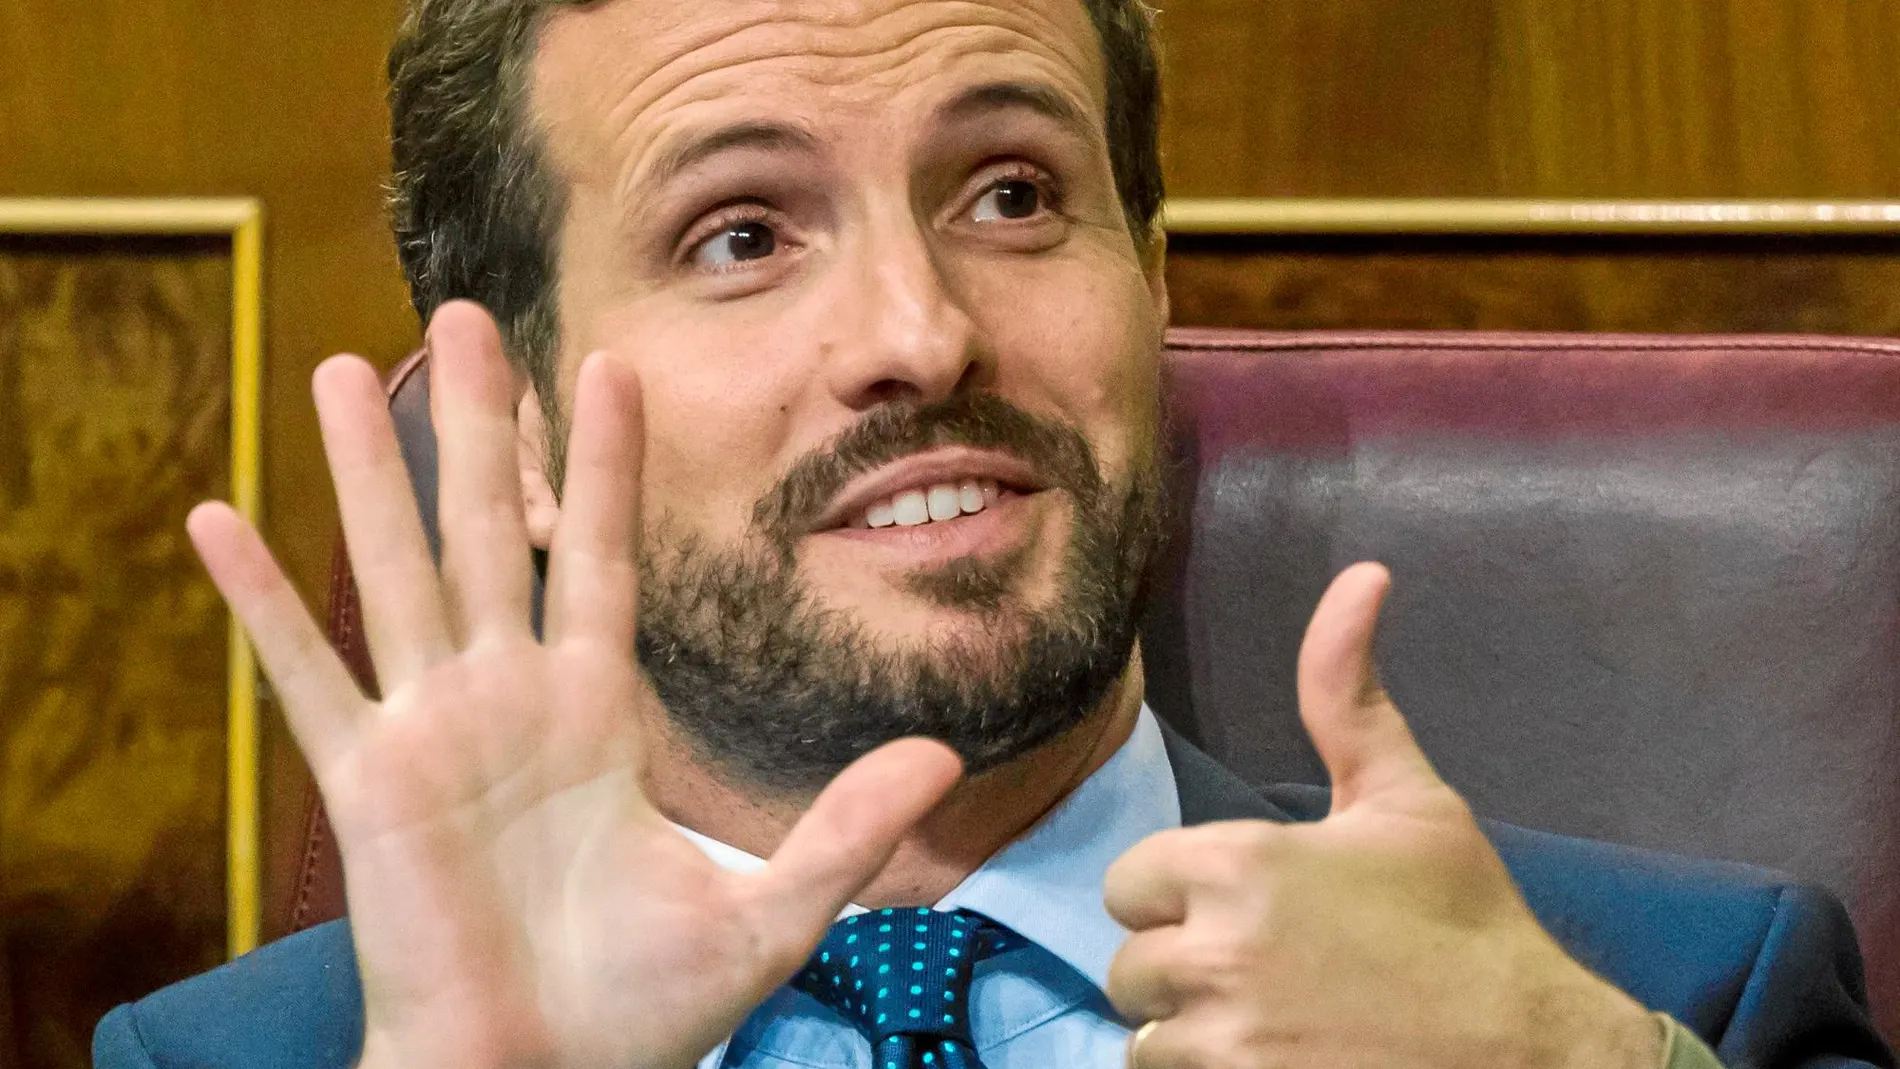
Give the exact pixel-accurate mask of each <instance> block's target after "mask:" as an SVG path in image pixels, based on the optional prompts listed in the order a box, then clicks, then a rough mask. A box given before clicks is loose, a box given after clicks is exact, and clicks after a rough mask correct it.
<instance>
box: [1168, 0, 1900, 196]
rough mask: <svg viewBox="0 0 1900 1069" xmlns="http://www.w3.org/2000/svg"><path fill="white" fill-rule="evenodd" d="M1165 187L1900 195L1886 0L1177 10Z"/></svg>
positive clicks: (1898, 22)
mask: <svg viewBox="0 0 1900 1069" xmlns="http://www.w3.org/2000/svg"><path fill="white" fill-rule="evenodd" d="M1161 6H1162V8H1163V13H1162V16H1161V26H1162V35H1163V38H1164V41H1165V43H1166V56H1167V59H1166V63H1167V79H1166V88H1167V93H1168V110H1167V124H1166V127H1165V143H1166V144H1167V146H1168V148H1169V161H1168V162H1169V168H1168V174H1169V179H1170V187H1171V189H1170V191H1171V192H1172V193H1175V194H1177V195H1185V196H1197V197H1214V196H1229V197H1234V196H1251V197H1272V196H1386V197H1401V196H1439V197H1451V196H1523V197H1645V198H1647V197H1698V198H1703V197H1707V198H1732V197H1841V198H1859V197H1865V198H1883V197H1895V196H1900V112H1896V109H1895V108H1894V103H1893V102H1894V101H1895V100H1900V64H1896V63H1894V62H1893V57H1894V56H1895V55H1897V54H1900V4H1896V3H1893V2H1892V0H1826V2H1802V3H1789V2H1788V0H1432V2H1430V3H1418V2H1415V0H1298V2H1282V3H1267V2H1262V0H1170V2H1169V3H1166V4H1163V5H1161Z"/></svg>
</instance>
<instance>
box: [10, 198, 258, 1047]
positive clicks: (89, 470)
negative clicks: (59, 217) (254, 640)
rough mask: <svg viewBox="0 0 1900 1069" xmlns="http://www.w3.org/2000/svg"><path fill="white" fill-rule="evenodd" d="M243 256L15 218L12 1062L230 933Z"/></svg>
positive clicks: (159, 979) (191, 969)
mask: <svg viewBox="0 0 1900 1069" xmlns="http://www.w3.org/2000/svg"><path fill="white" fill-rule="evenodd" d="M231 300H232V294H231V258H230V250H229V246H228V243H226V242H223V241H203V240H197V239H30V238H20V237H8V236H0V1067H4V1069H77V1067H80V1066H85V1065H88V1064H89V1061H90V1059H89V1046H90V1040H91V1031H92V1027H93V1025H94V1023H95V1022H96V1021H97V1020H98V1018H99V1016H100V1015H101V1014H102V1013H103V1012H104V1011H105V1010H107V1009H108V1008H110V1007H111V1006H112V1005H113V1004H115V1003H117V1002H119V1001H123V1000H125V999H128V998H134V997H138V996H140V995H143V994H145V993H147V992H149V991H151V990H152V989H154V988H156V987H158V986H160V985H162V984H165V983H169V982H171V981H174V980H177V979H180V978H182V977H184V976H187V975H190V974H192V973H195V972H199V971H202V970H204V969H206V968H209V967H211V966H214V965H216V964H217V963H218V962H219V961H220V960H222V958H223V956H224V948H225V908H226V907H225V899H224V891H223V889H224V883H225V880H224V876H225V820H226V815H225V774H224V771H225V759H226V753H225V737H224V736H225V703H226V693H225V685H226V684H225V668H226V663H227V656H228V651H227V646H226V616H225V612H224V609H223V606H222V604H221V602H220V601H219V599H218V597H217V594H216V592H215V590H214V589H213V588H212V587H211V585H210V583H209V581H208V580H207V579H205V578H204V575H203V571H202V569H201V568H200V567H199V565H198V564H197V561H196V558H195V557H194V555H193V554H192V551H191V548H190V545H189V543H188V541H187V539H186V536H185V531H184V517H185V513H186V512H187V511H188V510H189V509H190V507H191V506H192V505H193V504H195V503H196V502H198V501H200V500H203V499H204V498H207V497H212V496H222V495H226V494H228V493H229V488H228V484H229V478H230V474H229V465H230V462H229V456H230V445H231V443H230V432H229V424H230V408H229V404H230V401H229V398H230V396H231V381H230V366H231V355H230V354H231V348H230V346H231V339H230V331H231V328H230V323H231Z"/></svg>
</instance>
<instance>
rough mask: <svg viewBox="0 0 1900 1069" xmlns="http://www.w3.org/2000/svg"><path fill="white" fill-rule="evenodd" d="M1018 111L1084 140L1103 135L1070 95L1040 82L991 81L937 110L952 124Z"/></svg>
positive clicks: (967, 90) (946, 102) (939, 120)
mask: <svg viewBox="0 0 1900 1069" xmlns="http://www.w3.org/2000/svg"><path fill="white" fill-rule="evenodd" d="M1016 110H1020V111H1031V112H1034V113H1036V114H1038V115H1041V116H1042V117H1044V118H1046V119H1049V120H1051V121H1052V122H1055V123H1056V124H1058V125H1060V126H1064V127H1067V128H1068V129H1069V131H1070V132H1071V133H1075V134H1078V135H1080V136H1082V137H1094V136H1097V135H1099V134H1100V133H1101V131H1100V130H1098V129H1097V128H1096V124H1095V123H1094V122H1093V121H1092V120H1091V119H1090V118H1089V117H1088V115H1087V114H1086V113H1085V112H1083V110H1082V109H1081V108H1080V107H1079V106H1077V104H1076V103H1075V101H1074V100H1072V99H1071V98H1070V97H1069V95H1068V94H1067V93H1064V92H1061V91H1060V90H1058V89H1056V88H1054V87H1053V86H1048V85H1043V84H1041V83H1039V82H991V83H988V84H986V85H978V86H973V87H971V88H969V89H966V90H964V91H963V92H961V93H958V94H957V95H956V96H954V97H952V98H951V99H949V100H947V101H945V102H944V103H943V104H942V105H941V106H940V107H938V108H937V116H936V117H937V121H938V122H939V123H943V124H950V123H957V122H967V121H969V120H971V119H978V118H982V117H984V116H987V115H993V114H995V113H996V112H999V111H1016Z"/></svg>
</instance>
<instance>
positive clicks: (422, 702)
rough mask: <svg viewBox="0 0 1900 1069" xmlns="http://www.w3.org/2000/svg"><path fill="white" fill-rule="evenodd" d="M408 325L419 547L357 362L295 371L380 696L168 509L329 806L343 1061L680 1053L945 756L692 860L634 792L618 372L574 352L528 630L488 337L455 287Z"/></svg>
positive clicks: (217, 527) (773, 977)
mask: <svg viewBox="0 0 1900 1069" xmlns="http://www.w3.org/2000/svg"><path fill="white" fill-rule="evenodd" d="M429 340H430V348H431V351H432V356H431V366H430V374H431V392H432V395H433V403H434V419H435V425H436V432H437V435H438V438H439V440H440V446H441V448H440V456H441V469H440V483H441V513H440V519H441V531H442V539H443V546H442V563H441V566H440V568H439V569H438V567H437V566H436V564H435V563H434V562H433V560H432V559H431V557H430V553H429V548H428V545H427V544H426V542H425V540H424V536H423V533H422V527H421V524H420V522H419V519H418V517H417V515H416V509H415V504H414V498H413V495H412V493H411V491H410V488H409V482H408V477H407V474H406V472H405V469H404V467H403V462H402V459H401V456H400V454H399V453H398V450H397V445H396V439H395V435H394V432H393V430H392V428H391V426H390V422H389V416H388V410H387V407H386V404H385V401H384V398H383V395H382V391H381V389H380V387H379V385H378V382H377V378H376V375H375V373H374V371H373V370H372V369H371V368H370V367H369V365H368V364H366V363H364V362H363V361H361V360H358V359H355V358H351V357H338V358H335V359H332V360H330V361H327V362H326V363H324V365H323V366H322V367H320V368H319V369H318V370H317V373H316V378H315V384H314V390H315V394H316V401H317V408H318V413H319V418H320V421H321V425H322V431H323V440H324V447H325V451H326V453H327V454H328V457H329V462H330V469H331V473H332V476H333V478H334V480H335V483H336V489H337V496H338V502H339V505H340V508H341V511H342V517H343V528H344V536H345V538H346V539H347V541H348V545H349V550H350V556H351V560H352V563H353V564H354V566H355V570H356V575H357V578H358V583H359V586H360V588H361V591H362V603H363V612H364V617H365V624H366V626H367V628H368V631H369V639H370V647H371V650H372V653H373V656H374V660H375V664H376V671H377V676H378V679H379V680H380V682H381V685H382V699H381V700H380V701H371V700H370V699H368V698H366V697H365V696H364V695H363V694H362V693H361V692H360V691H359V690H358V688H357V687H356V685H355V684H354V682H353V681H352V680H351V678H350V675H349V673H348V672H347V670H346V669H345V668H344V666H343V664H342V663H341V662H340V661H339V660H338V659H337V657H336V656H335V655H334V654H333V653H332V652H331V650H330V648H329V646H328V645H327V643H326V642H325V640H324V638H323V635H322V633H321V632H320V631H319V629H318V628H317V625H316V623H315V622H314V621H313V620H312V619H311V617H310V615H309V613H308V612H307V611H306V609H305V608H304V606H303V605H302V603H301V602H300V601H299V599H298V597H297V595H296V593H295V591H294V590H293V589H292V588H291V585H290V584H289V583H288V582H287V581H286V580H285V578H284V576H283V574H282V572H281V571H280V570H279V569H278V567H277V565H276V564H275V562H273V560H272V559H271V557H270V554H269V552H268V551H267V550H266V549H265V547H264V544H263V542H262V541H261V540H260V539H259V537H258V535H257V533H256V532H255V531H254V530H253V529H252V528H251V527H250V526H249V525H248V524H246V523H245V522H244V521H243V520H241V519H240V518H238V516H237V515H236V514H234V513H233V512H232V511H231V510H230V509H229V508H227V507H225V506H223V505H216V504H211V505H205V506H201V507H200V508H199V509H198V510H197V511H196V512H194V513H193V514H192V517H191V520H190V530H191V535H192V538H193V541H194V542H195V543H196V545H197V547H198V552H199V554H200V555H201V556H202V557H203V558H204V561H205V565H206V567H207V568H208V569H209V570H210V572H211V576H212V579H213V580H214V581H215V582H216V584H217V586H218V589H219V590H220V591H221V592H222V593H223V594H224V597H225V599H226V601H228V602H229V603H230V605H231V608H232V610H233V611H234V612H235V613H236V614H237V616H238V618H239V619H240V620H241V621H242V623H243V625H244V627H245V628H246V630H247V631H249V633H250V635H251V638H252V641H253V642H254V643H255V645H256V647H257V651H258V655H259V658H260V659H261V661H262V663H263V665H264V668H265V671H266V672H267V673H268V674H269V676H270V678H271V680H272V682H273V683H274V684H275V686H276V688H277V690H278V693H279V694H280V696H281V698H282V700H283V704H284V708H285V711H286V713H287V715H288V717H289V720H290V725H291V728H292V730H293V732H294V733H295V735H296V738H297V742H298V745H299V746H300V747H301V748H302V750H303V752H304V754H305V756H306V757H307V758H308V759H309V761H310V764H311V767H312V768H313V770H314V771H315V773H316V779H317V783H318V786H319V788H320V789H321V790H322V793H323V798H324V803H325V805H326V806H327V807H328V810H329V814H330V817H331V819H332V821H333V822H334V824H335V827H336V833H337V840H338V843H339V845H340V847H341V849H342V854H343V867H344V874H345V882H346V887H347V890H348V895H349V904H350V914H351V918H352V922H353V927H354V935H355V940H356V953H357V960H358V966H359V968H360V970H361V972H362V980H363V990H364V1002H365V1007H364V1008H365V1018H366V1030H365V1031H366V1034H365V1038H364V1056H363V1064H364V1065H366V1066H373V1065H400V1066H405V1067H416V1069H432V1067H440V1069H451V1067H453V1069H473V1067H490V1066H529V1065H531V1066H535V1067H537V1069H541V1067H557V1066H558V1067H594V1066H600V1067H608V1066H611V1067H615V1069H628V1067H640V1069H679V1067H685V1066H690V1065H692V1064H693V1063H694V1062H695V1061H696V1060H697V1059H698V1058H699V1057H701V1056H702V1055H703V1054H704V1053H705V1052H706V1051H708V1050H710V1049H711V1048H712V1047H713V1046H714V1045H716V1044H717V1043H718V1042H719V1041H720V1040H721V1039H722V1038H723V1037H724V1036H725V1035H727V1034H728V1033H729V1032H731V1030H732V1029H733V1028H734V1026H736V1025H737V1024H738V1023H739V1021H741V1020H742V1019H743V1018H744V1017H745V1015H746V1014H747V1013H749V1012H750V1011H751V1009H752V1008H753V1007H754V1006H755V1005H756V1004H757V1003H758V1002H760V1001H761V1000H762V999H763V998H764V997H765V996H766V995H767V994H768V993H769V992H771V991H772V989H774V988H775V987H777V986H778V985H779V984H780V983H782V982H784V980H785V979H787V978H788V977H789V976H790V975H791V974H792V973H793V972H794V971H795V970H796V969H797V968H798V967H799V966H800V965H801V964H802V963H803V962H804V960H805V958H806V956H807V955H808V954H809V953H810V952H811V950H812V948H813V947H814V946H815V945H816V944H817V942H818V940H819V938H820V937H821V936H822V935H823V934H824V932H825V929H826V927H827V926H828V925H829V924H830V923H831V921H832V920H833V919H834V917H835V915H836V914H837V912H838V910H839V909H840V908H841V907H842V906H843V905H844V904H845V903H846V902H847V901H848V900H849V898H850V897H851V895H852V894H853V893H855V892H856V891H857V890H858V889H859V888H860V887H862V886H863V885H864V884H865V883H866V882H867V881H868V880H869V879H870V878H871V877H872V876H874V875H875V874H876V873H877V871H878V870H879V869H880V868H881V867H882V866H883V865H884V863H885V862H886V860H887V859H888V857H889V855H890V852H891V851H892V849H893V848H894V847H895V845H896V843H897V841H898V839H899V838H900V837H901V836H902V835H903V834H904V832H905V831H906V830H908V829H909V828H910V827H911V826H912V825H914V824H915V823H916V822H917V821H918V820H920V819H921V818H922V817H923V815H924V814H925V813H927V812H928V811H929V810H930V808H931V807H932V806H934V805H935V804H936V802H937V801H938V800H939V799H940V798H941V797H942V796H943V794H944V793H945V792H946V791H947V790H948V789H949V788H950V786H951V784H952V783H953V782H954V780H955V779H956V777H957V775H958V771H959V770H958V764H957V760H956V757H955V756H954V755H953V754H952V753H951V752H950V751H949V750H948V749H947V748H945V747H943V746H941V745H938V744H936V743H931V742H924V741H921V740H905V741H901V742H896V743H892V744H891V745H889V746H886V747H884V748H882V749H880V750H878V751H876V752H875V753H872V754H870V755H868V756H866V757H864V758H863V759H862V760H860V761H858V762H857V763H856V764H854V765H852V766H851V767H850V768H848V769H846V770H845V771H844V772H843V773H842V774H841V775H840V776H839V777H838V778H837V779H836V780H835V781H834V782H833V783H832V784H831V785H830V786H829V787H828V788H827V789H826V790H825V791H824V793H823V794H822V795H821V796H820V797H819V798H818V800H817V802H816V803H815V804H814V805H813V806H812V807H811V808H810V810H809V811H808V812H807V813H806V815H805V817H804V819H803V820H802V821H801V822H800V823H799V824H798V825H797V826H796V827H795V828H794V829H793V831H792V832H791V835H790V836H789V837H788V838H787V839H786V841H785V842H784V844H783V845H782V846H781V848H780V849H779V850H778V852H777V854H776V855H775V856H774V857H773V858H772V860H771V863H770V864H769V865H768V866H767V867H766V868H765V869H764V870H763V871H762V872H760V873H758V874H756V875H748V876H740V875H735V874H732V873H728V872H725V871H723V870H721V869H719V868H717V867H716V866H714V865H713V864H712V863H711V862H710V861H708V860H707V859H706V857H705V856H704V855H702V854H701V853H700V852H699V850H698V849H696V848H695V847H694V846H692V845H691V844H690V843H688V842H687V841H686V840H685V839H684V838H683V837H681V836H680V835H679V834H678V833H677V832H675V831H674V830H673V828H672V827H671V826H670V825H669V824H668V823H667V822H666V820H665V819H663V818H662V817H661V816H660V814H659V813H657V812H656V811H655V810H654V809H653V807H652V806H651V805H650V804H648V802H647V800H646V799H645V798H644V797H643V796H642V794H641V789H640V782H641V759H642V743H641V738H640V736H639V734H638V732H637V729H636V724H635V720H634V698H635V693H636V688H637V686H638V674H637V669H636V666H635V661H634V654H633V649H634V628H635V606H636V603H637V591H636V575H635V573H636V566H635V559H636V556H635V551H636V548H637V541H638V538H639V531H640V520H639V506H638V502H639V477H640V457H641V423H640V415H639V413H640V397H639V390H638V387H637V384H636V383H635V382H634V381H633V379H632V378H631V376H630V375H629V374H628V373H627V372H626V371H625V370H623V369H621V368H620V367H618V366H616V364H615V362H614V361H613V360H612V359H611V358H603V357H602V356H600V355H596V356H594V357H592V358H590V359H588V360H587V361H586V363H585V364H584V365H583V366H582V368H581V371H580V377H579V382H578V385H577V387H576V392H575V400H574V413H573V434H572V439H571V442H570V448H569V454H568V458H569V459H568V473H569V474H568V478H567V485H566V493H565V495H564V499H563V508H562V512H561V518H560V522H559V526H558V528H557V530H556V532H555V537H554V542H553V546H552V549H551V552H550V570H549V575H548V583H547V604H546V610H547V613H546V627H545V636H544V637H543V638H541V639H537V638H536V637H535V635H534V634H533V632H532V630H531V629H530V624H529V600H530V593H529V592H530V589H531V585H530V554H529V547H528V539H527V529H526V525H525V521H524V519H523V507H522V500H521V493H520V486H519V482H518V476H517V474H516V466H515V435H516V432H515V425H514V420H513V410H514V404H513V400H512V392H513V391H512V387H511V379H510V373H509V370H508V367H507V364H506V362H505V360H504V358H503V356H502V352H501V345H500V340H499V338H498V336H497V334H496V331H495V328H494V324H493V323H492V322H491V321H490V320H489V318H488V316H487V314H486V313H485V312H483V311H482V310H481V309H479V308H477V307H475V306H472V305H468V304H451V305H448V306H445V307H444V308H443V309H442V310H441V311H440V312H439V313H437V315H436V316H435V318H434V321H433V323H432V324H431V327H430V332H429Z"/></svg>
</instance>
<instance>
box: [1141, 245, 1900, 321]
mask: <svg viewBox="0 0 1900 1069" xmlns="http://www.w3.org/2000/svg"><path fill="white" fill-rule="evenodd" d="M1168 289H1169V292H1170V294H1171V296H1172V298H1173V302H1174V321H1175V322H1176V323H1181V324H1193V325H1197V326H1230V327H1258V328H1264V329H1272V330H1312V329H1375V328H1389V329H1405V330H1432V329H1455V330H1592V331H1635V332H1663V333H1702V332H1716V333H1723V332H1752V333H1820V334H1878V335H1900V237H1895V238H1892V239H1875V238H1865V239H1862V238H1844V239H1842V238H1836V239H1821V238H1817V239H1807V238H1720V239H1718V238H1709V239H1684V238H1640V237H1632V238H1602V239H1587V238H1574V237H1562V236H1556V237H1524V238H1473V237H1451V238H1443V239H1430V238H1408V237H1398V238H1378V237H1366V238H1344V237H1316V238H1239V239H1219V238H1188V239H1176V240H1175V241H1174V242H1173V244H1172V247H1171V249H1170V250H1169V257H1168Z"/></svg>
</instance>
